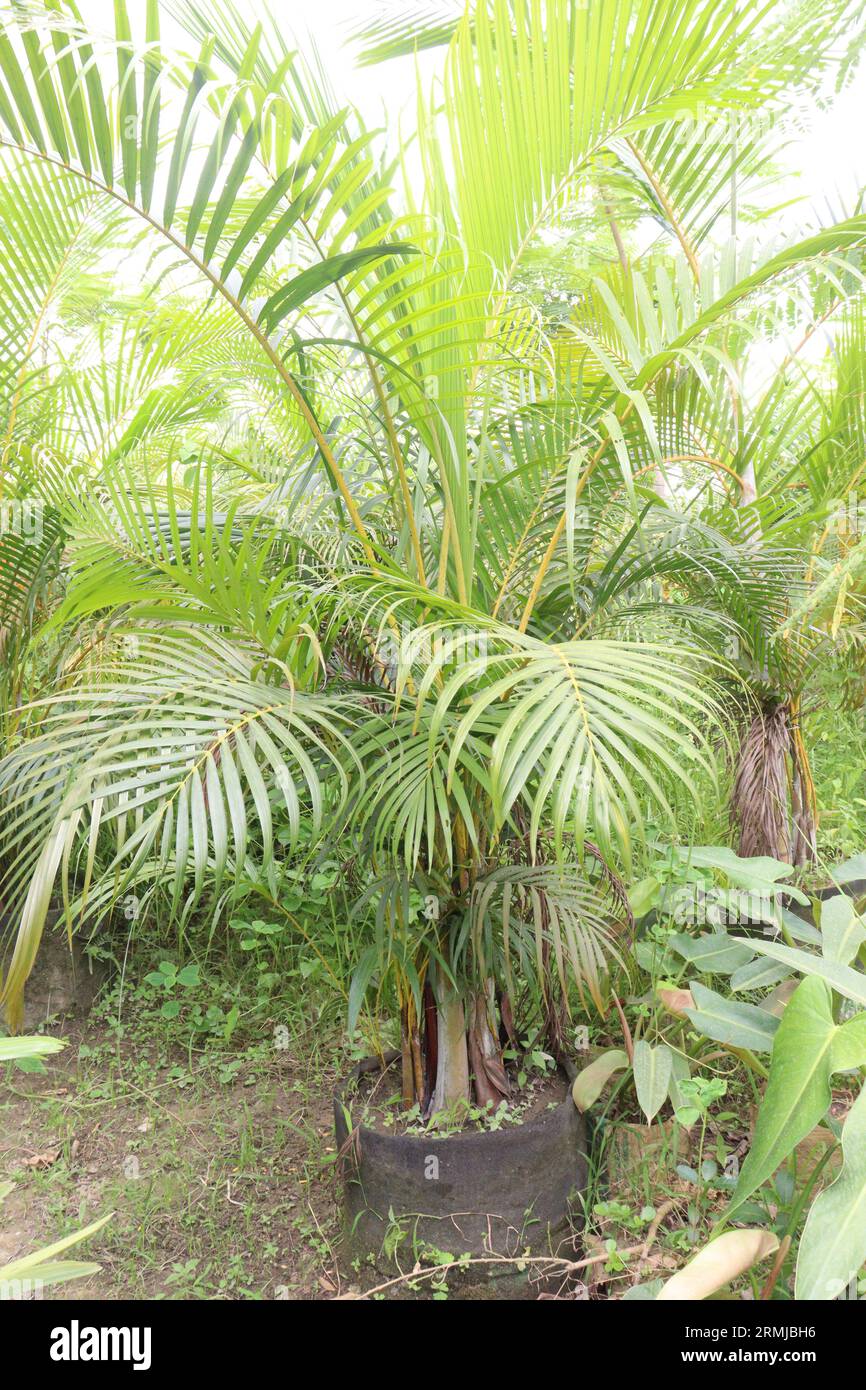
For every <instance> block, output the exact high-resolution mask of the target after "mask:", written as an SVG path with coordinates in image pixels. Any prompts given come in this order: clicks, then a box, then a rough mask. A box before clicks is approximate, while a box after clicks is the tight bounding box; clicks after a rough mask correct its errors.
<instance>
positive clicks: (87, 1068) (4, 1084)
mask: <svg viewBox="0 0 866 1390" xmlns="http://www.w3.org/2000/svg"><path fill="white" fill-rule="evenodd" d="M62 1032H63V1036H64V1037H65V1039H66V1041H67V1047H66V1049H65V1050H64V1051H63V1052H62V1053H60V1054H58V1055H57V1057H56V1058H54V1057H52V1058H51V1059H49V1065H48V1067H47V1070H46V1072H45V1073H44V1074H38V1075H37V1074H27V1073H24V1072H20V1071H16V1070H14V1069H7V1070H8V1076H0V1181H4V1180H7V1179H8V1180H11V1181H12V1182H13V1183H14V1187H13V1189H12V1191H11V1193H10V1194H9V1196H8V1197H7V1198H6V1200H5V1201H4V1202H3V1204H2V1206H0V1267H2V1265H3V1264H5V1263H6V1262H7V1261H11V1260H13V1259H16V1258H18V1257H19V1256H22V1255H24V1254H25V1253H29V1252H30V1251H33V1250H36V1249H39V1248H42V1247H44V1246H45V1245H47V1244H49V1243H51V1242H52V1241H55V1240H57V1239H58V1238H59V1237H60V1236H62V1235H66V1234H69V1233H71V1232H73V1231H75V1230H80V1229H81V1228H82V1227H83V1226H85V1225H87V1224H88V1223H89V1222H92V1221H94V1220H96V1219H97V1218H99V1217H101V1216H104V1215H106V1214H107V1213H109V1212H113V1213H114V1214H113V1216H112V1217H111V1220H110V1221H109V1222H108V1224H107V1225H106V1226H105V1227H104V1228H103V1229H102V1230H101V1231H99V1232H98V1233H97V1234H96V1235H95V1236H93V1237H91V1238H90V1239H89V1240H88V1242H87V1244H86V1245H85V1246H83V1247H79V1248H76V1249H73V1250H71V1251H70V1254H69V1258H72V1259H76V1258H78V1259H85V1260H88V1261H96V1262H98V1263H99V1265H100V1266H101V1268H100V1271H99V1273H98V1274H94V1275H91V1276H90V1277H88V1278H86V1279H83V1280H76V1281H74V1282H71V1283H68V1284H62V1285H58V1286H56V1287H52V1288H49V1289H46V1290H45V1294H44V1296H45V1297H46V1298H48V1297H50V1298H52V1299H59V1300H63V1299H77V1298H88V1299H100V1300H101V1299H106V1300H112V1299H122V1298H139V1299H153V1298H169V1299H172V1298H180V1299H185V1298H217V1299H220V1298H228V1299H231V1298H244V1299H250V1298H252V1299H274V1298H276V1299H280V1298H284V1299H285V1298H289V1299H298V1298H300V1299H305V1298H306V1299H309V1298H332V1297H334V1296H336V1295H338V1294H340V1293H344V1292H346V1290H347V1279H346V1276H345V1274H341V1272H340V1270H339V1268H338V1265H337V1255H336V1242H337V1236H338V1233H339V1206H338V1198H339V1193H338V1189H337V1185H336V1182H335V1180H334V1178H335V1166H334V1157H335V1156H334V1152H333V1150H334V1134H333V1111H332V1101H331V1091H332V1087H333V1084H334V1082H335V1080H336V1075H334V1076H328V1077H323V1076H321V1075H317V1076H315V1077H310V1076H309V1075H308V1074H307V1071H306V1068H305V1066H304V1063H303V1062H302V1061H301V1060H300V1057H299V1056H295V1055H293V1054H292V1053H291V1052H289V1051H286V1052H283V1053H278V1054H276V1055H275V1057H274V1059H273V1060H272V1061H269V1062H268V1063H267V1064H266V1065H264V1066H263V1065H262V1064H261V1062H257V1063H256V1065H255V1066H254V1067H251V1068H250V1069H247V1068H246V1067H245V1066H242V1067H241V1068H240V1069H239V1070H238V1071H237V1072H236V1073H234V1074H233V1075H232V1076H231V1077H230V1079H229V1080H225V1079H221V1078H220V1076H219V1074H218V1072H217V1071H216V1069H214V1070H213V1071H212V1070H211V1064H210V1063H207V1064H202V1065H201V1066H200V1067H199V1068H196V1066H195V1062H196V1059H193V1069H192V1071H191V1072H190V1073H189V1079H188V1080H187V1078H186V1076H185V1075H184V1076H181V1077H180V1078H179V1079H177V1080H176V1079H173V1078H172V1079H168V1078H169V1077H170V1075H171V1073H172V1072H177V1071H180V1070H181V1068H182V1067H183V1064H184V1063H188V1060H189V1059H188V1058H187V1057H186V1056H185V1057H184V1058H183V1059H181V1058H180V1057H170V1058H165V1057H164V1056H163V1057H160V1056H157V1055H156V1054H153V1055H152V1056H148V1055H146V1054H145V1053H144V1049H143V1048H142V1047H141V1045H140V1042H139V1040H137V1039H136V1040H134V1041H132V1040H131V1041H130V1042H126V1041H125V1040H121V1041H120V1042H118V1043H115V1040H113V1039H112V1040H111V1041H110V1042H108V1043H107V1044H106V1039H105V1036H104V1034H103V1033H102V1029H101V1027H100V1026H99V1025H98V1024H97V1023H95V1022H90V1023H88V1022H78V1023H72V1024H70V1023H68V1022H67V1023H65V1024H64V1026H63V1030H62ZM169 1063H173V1064H174V1065H173V1066H169V1065H168V1064H169ZM352 1279H353V1273H352V1271H351V1270H349V1271H348V1283H349V1286H350V1287H351V1282H352Z"/></svg>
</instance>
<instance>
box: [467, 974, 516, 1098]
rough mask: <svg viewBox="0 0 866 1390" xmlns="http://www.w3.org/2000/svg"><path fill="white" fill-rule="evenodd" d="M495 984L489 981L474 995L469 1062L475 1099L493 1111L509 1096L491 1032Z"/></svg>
mask: <svg viewBox="0 0 866 1390" xmlns="http://www.w3.org/2000/svg"><path fill="white" fill-rule="evenodd" d="M494 1000H495V985H494V983H493V981H492V980H488V981H487V984H486V987H485V988H484V989H483V990H479V992H478V993H477V994H476V995H475V998H474V1000H473V1002H472V1009H471V1013H470V1021H469V1060H470V1062H471V1063H472V1076H473V1078H474V1081H475V1099H476V1101H477V1102H478V1104H479V1105H481V1106H485V1105H491V1106H493V1108H494V1109H496V1107H497V1106H498V1105H499V1104H500V1102H501V1101H503V1100H507V1099H508V1096H509V1095H510V1094H511V1087H510V1086H509V1084H508V1077H507V1076H506V1074H505V1065H504V1063H503V1060H502V1048H501V1047H500V1045H499V1039H498V1037H497V1036H496V1034H495V1032H494V1023H495V1015H494Z"/></svg>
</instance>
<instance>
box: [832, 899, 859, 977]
mask: <svg viewBox="0 0 866 1390" xmlns="http://www.w3.org/2000/svg"><path fill="white" fill-rule="evenodd" d="M864 941H866V928H864V926H863V921H862V918H860V917H859V916H858V915H857V913H856V912H855V911H854V904H853V903H852V901H851V899H850V898H846V897H845V896H844V895H843V894H841V893H840V894H838V895H837V896H836V897H835V898H827V899H826V901H825V902H823V903H822V904H821V950H822V952H823V954H824V956H825V957H826V959H827V960H834V961H838V962H839V963H840V964H841V965H848V964H849V963H850V962H851V961H852V960H853V959H854V957H855V956H856V954H857V952H858V951H859V950H860V947H861V946H862V945H863V942H864Z"/></svg>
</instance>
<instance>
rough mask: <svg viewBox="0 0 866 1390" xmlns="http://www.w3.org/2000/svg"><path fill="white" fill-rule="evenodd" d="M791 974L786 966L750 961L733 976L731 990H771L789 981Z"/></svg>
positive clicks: (766, 961)
mask: <svg viewBox="0 0 866 1390" xmlns="http://www.w3.org/2000/svg"><path fill="white" fill-rule="evenodd" d="M790 974H791V971H790V969H789V968H788V966H786V965H778V964H774V963H773V961H771V960H761V959H758V960H750V961H749V963H748V965H742V966H740V969H739V970H735V971H734V973H733V975H732V976H731V989H733V990H737V991H739V990H747V989H769V988H770V986H772V985H777V984H780V983H781V981H782V980H787V979H788V978H789V976H790Z"/></svg>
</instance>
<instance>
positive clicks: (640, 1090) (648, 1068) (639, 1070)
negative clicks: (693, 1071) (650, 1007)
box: [633, 1039, 672, 1124]
mask: <svg viewBox="0 0 866 1390" xmlns="http://www.w3.org/2000/svg"><path fill="white" fill-rule="evenodd" d="M633 1067H634V1088H635V1091H636V1092H637V1098H638V1104H639V1105H640V1108H641V1110H642V1111H643V1113H644V1114H645V1115H646V1117H647V1123H648V1124H652V1121H653V1119H654V1118H655V1116H656V1115H657V1114H658V1112H659V1111H660V1110H661V1108H662V1106H663V1105H664V1103H665V1101H666V1099H667V1094H668V1087H669V1086H670V1080H671V1070H672V1062H671V1052H670V1048H668V1047H665V1046H664V1045H663V1044H662V1045H660V1046H658V1047H653V1046H652V1045H651V1044H650V1043H648V1042H644V1041H643V1039H641V1041H640V1042H637V1043H635V1047H634V1062H633Z"/></svg>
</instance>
